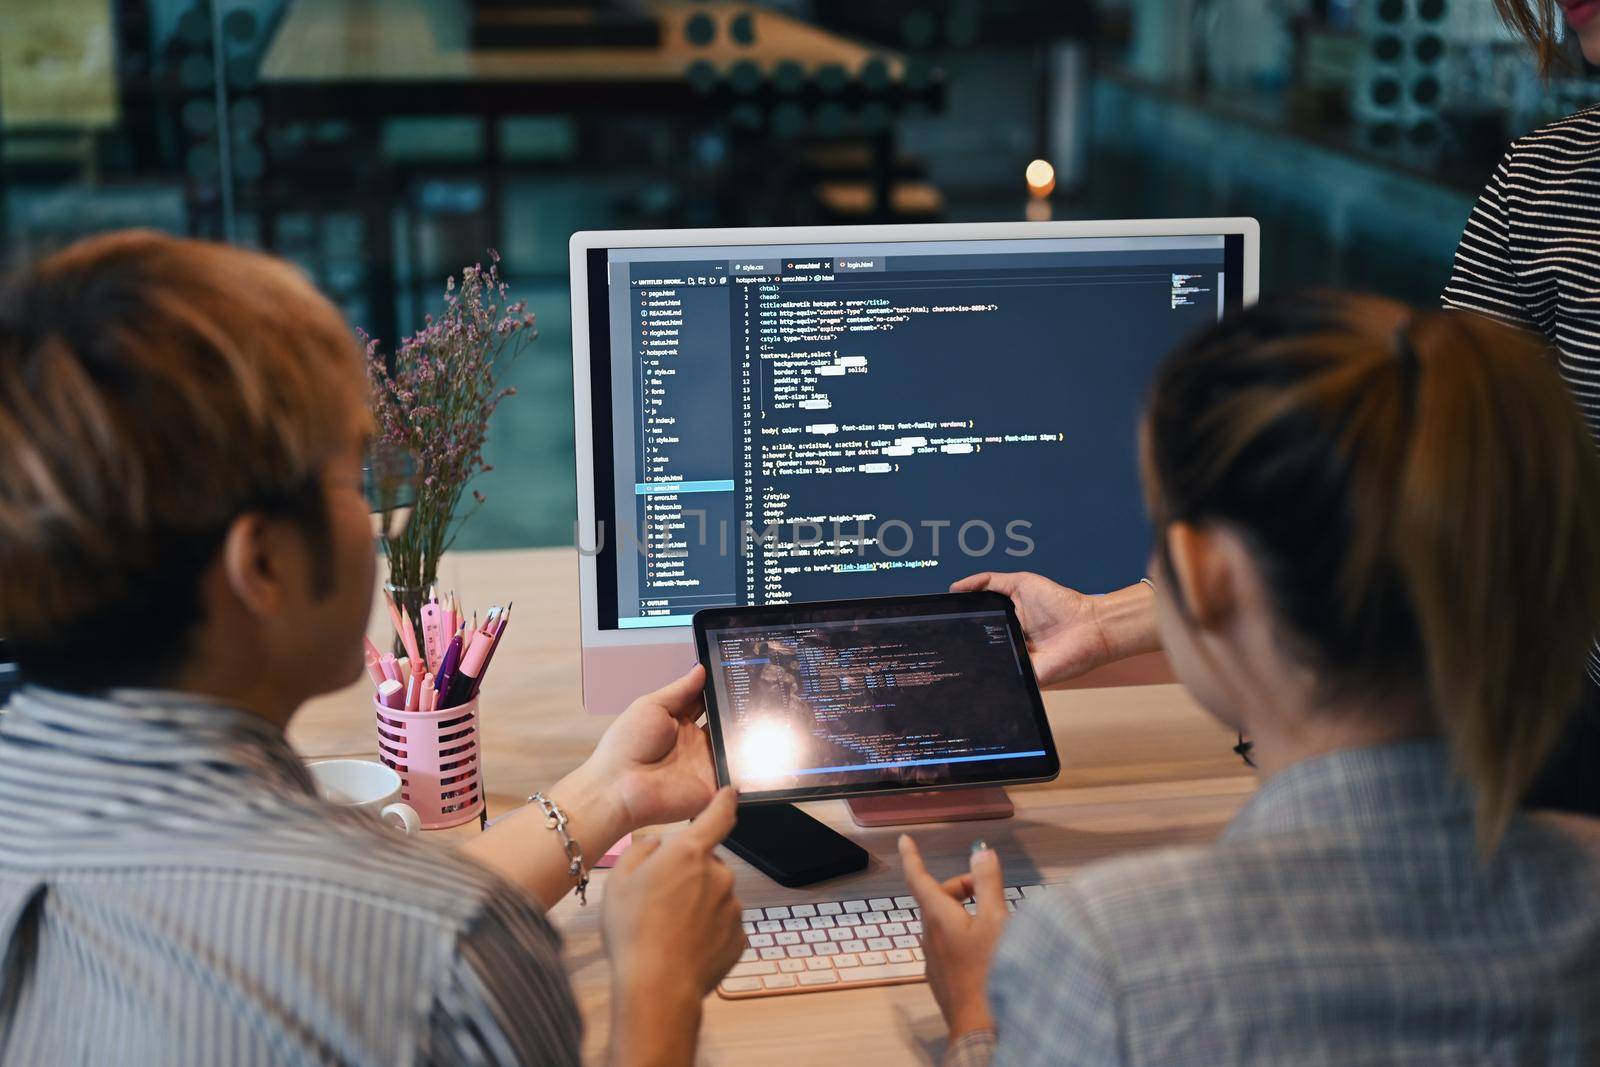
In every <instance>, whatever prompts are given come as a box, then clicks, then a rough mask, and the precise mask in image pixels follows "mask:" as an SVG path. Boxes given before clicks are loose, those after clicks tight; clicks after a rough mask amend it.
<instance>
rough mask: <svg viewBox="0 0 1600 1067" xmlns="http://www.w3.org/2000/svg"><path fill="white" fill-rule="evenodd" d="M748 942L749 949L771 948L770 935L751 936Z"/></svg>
mask: <svg viewBox="0 0 1600 1067" xmlns="http://www.w3.org/2000/svg"><path fill="white" fill-rule="evenodd" d="M749 940H750V947H751V948H771V947H772V935H771V934H751V935H750V939H749Z"/></svg>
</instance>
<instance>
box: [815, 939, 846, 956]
mask: <svg viewBox="0 0 1600 1067" xmlns="http://www.w3.org/2000/svg"><path fill="white" fill-rule="evenodd" d="M811 949H812V951H813V952H815V953H816V954H817V955H819V956H832V955H834V954H835V953H837V952H838V951H839V946H838V945H836V944H834V943H833V942H832V941H824V942H823V943H822V944H820V945H812V946H811Z"/></svg>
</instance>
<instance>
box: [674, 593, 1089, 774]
mask: <svg viewBox="0 0 1600 1067" xmlns="http://www.w3.org/2000/svg"><path fill="white" fill-rule="evenodd" d="M694 630H695V643H696V647H697V650H698V653H699V657H700V661H701V662H702V663H703V664H704V665H705V666H706V670H707V678H706V710H707V713H708V719H709V726H710V731H711V741H712V751H713V756H714V758H715V761H716V767H717V777H718V780H719V782H721V783H723V784H732V785H735V786H737V787H738V788H739V792H740V800H741V801H743V802H750V801H758V802H759V801H780V800H808V799H818V798H821V797H839V796H856V795H862V794H868V793H884V792H893V791H899V790H926V789H936V788H942V787H949V786H962V785H1005V784H1012V783H1021V782H1039V781H1049V780H1050V779H1053V778H1055V777H1056V775H1057V774H1058V773H1059V772H1060V762H1059V760H1058V758H1057V755H1056V751H1055V744H1054V741H1053V740H1052V738H1051V736H1050V727H1049V722H1048V721H1047V719H1046V717H1045V711H1044V702H1043V700H1042V699H1041V697H1040V695H1039V687H1038V684H1037V682H1036V680H1035V678H1034V673H1033V667H1032V664H1031V663H1030V662H1029V659H1028V652H1027V646H1026V644H1025V642H1024V640H1023V635H1022V627H1021V625H1020V624H1019V622H1018V620H1017V616H1016V612H1015V610H1014V609H1013V606H1012V603H1011V601H1010V600H1009V599H1007V598H1006V597H1004V596H1002V595H1000V594H998V593H994V592H973V593H941V594H934V595H929V596H914V597H884V598H878V599H870V600H848V601H845V600H840V601H825V602H818V603H811V604H784V605H769V606H764V607H731V608H711V609H707V610H704V611H700V612H698V613H696V615H695V619H694Z"/></svg>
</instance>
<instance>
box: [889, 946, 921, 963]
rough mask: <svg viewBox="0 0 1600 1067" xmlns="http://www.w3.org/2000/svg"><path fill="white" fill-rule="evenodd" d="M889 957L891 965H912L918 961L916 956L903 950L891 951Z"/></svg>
mask: <svg viewBox="0 0 1600 1067" xmlns="http://www.w3.org/2000/svg"><path fill="white" fill-rule="evenodd" d="M888 955H889V962H890V963H911V962H913V961H915V960H916V957H915V956H913V955H912V954H911V953H910V952H908V951H906V950H905V949H903V948H897V949H891V950H890V951H889V953H888Z"/></svg>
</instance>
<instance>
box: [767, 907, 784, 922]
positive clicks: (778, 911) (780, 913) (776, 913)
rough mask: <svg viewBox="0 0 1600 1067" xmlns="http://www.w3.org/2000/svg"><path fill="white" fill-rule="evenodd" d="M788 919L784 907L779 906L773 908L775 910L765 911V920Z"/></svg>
mask: <svg viewBox="0 0 1600 1067" xmlns="http://www.w3.org/2000/svg"><path fill="white" fill-rule="evenodd" d="M788 917H789V909H788V908H786V907H783V906H782V905H779V906H778V907H775V908H768V909H767V918H769V919H787V918H788Z"/></svg>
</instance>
